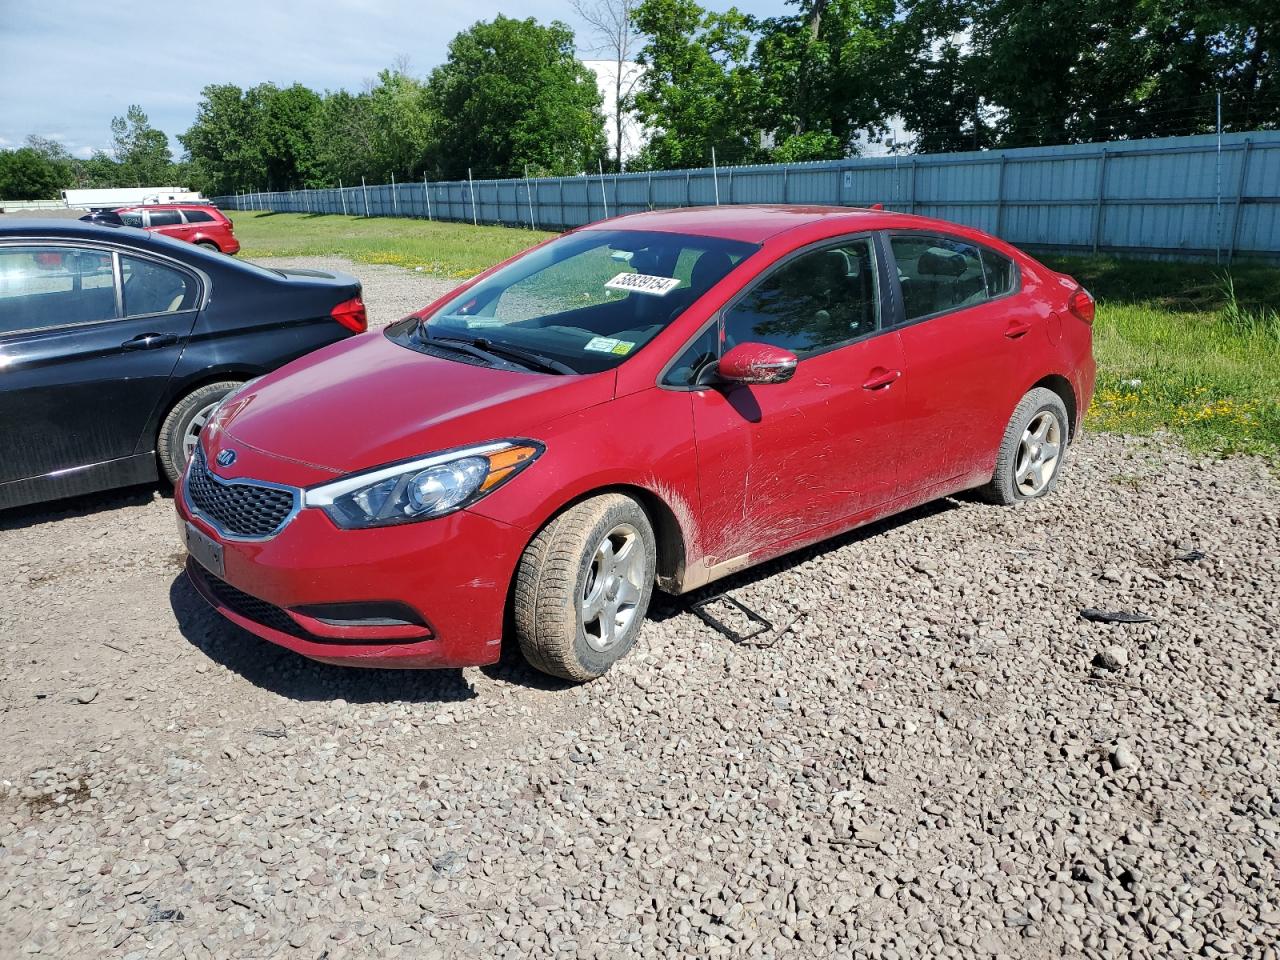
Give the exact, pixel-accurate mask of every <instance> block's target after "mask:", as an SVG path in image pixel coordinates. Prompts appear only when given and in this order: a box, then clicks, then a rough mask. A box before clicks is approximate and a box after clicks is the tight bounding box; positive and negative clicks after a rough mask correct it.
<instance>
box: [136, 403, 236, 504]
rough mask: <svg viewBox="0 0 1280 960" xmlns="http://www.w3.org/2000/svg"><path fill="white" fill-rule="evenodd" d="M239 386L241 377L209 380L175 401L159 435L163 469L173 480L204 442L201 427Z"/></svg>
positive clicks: (176, 479) (158, 450)
mask: <svg viewBox="0 0 1280 960" xmlns="http://www.w3.org/2000/svg"><path fill="white" fill-rule="evenodd" d="M239 386H240V382H239V381H238V380H223V381H221V382H219V383H207V384H205V385H204V386H203V387H200V388H199V389H196V390H193V391H191V392H190V393H188V394H187V395H186V396H185V397H183V398H182V399H181V400H179V401H178V402H177V403H175V404H174V405H173V409H172V410H170V411H169V415H168V416H167V417H165V418H164V423H163V424H161V426H160V436H159V437H157V438H156V456H157V458H159V460H160V469H161V470H162V471H164V475H165V476H166V477H167V478H168V479H169V482H170V483H177V482H178V477H180V476H182V468H183V467H185V466H186V465H187V460H188V459H190V457H191V454H192V453H194V452H195V449H196V444H197V443H199V442H200V431H201V430H203V429H204V425H205V423H206V421H208V419H209V416H210V415H211V414H212V413H213V411H214V408H215V407H217V405H218V404H219V403H221V402H222V399H223V398H224V397H225V396H226V395H227V394H228V393H230V392H231V391H232V390H235V389H236V388H237V387H239Z"/></svg>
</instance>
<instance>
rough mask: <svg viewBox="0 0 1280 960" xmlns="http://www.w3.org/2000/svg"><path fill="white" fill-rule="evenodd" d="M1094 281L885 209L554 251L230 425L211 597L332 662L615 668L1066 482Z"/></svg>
mask: <svg viewBox="0 0 1280 960" xmlns="http://www.w3.org/2000/svg"><path fill="white" fill-rule="evenodd" d="M1093 315H1094V306H1093V301H1092V300H1091V299H1090V297H1089V294H1088V293H1087V292H1086V291H1085V290H1083V289H1082V288H1081V287H1080V285H1079V284H1078V283H1076V282H1075V281H1074V280H1072V279H1071V278H1070V277H1067V276H1064V275H1063V274H1060V273H1056V272H1054V271H1053V270H1050V269H1048V268H1047V267H1045V266H1043V265H1042V264H1040V263H1038V262H1036V261H1035V260H1034V259H1032V258H1031V257H1029V256H1027V255H1026V254H1024V253H1022V252H1021V251H1019V250H1016V249H1014V248H1013V247H1011V246H1009V245H1008V244H1006V243H1004V242H1002V241H1000V240H998V239H996V238H994V237H991V236H988V235H986V234H983V233H980V232H978V231H975V230H971V229H969V228H966V227H961V226H957V225H955V224H951V223H945V222H941V221H937V220H927V219H923V218H920V217H915V216H905V215H900V214H892V213H886V212H884V211H880V210H854V209H849V208H805V207H745V206H732V207H718V208H713V209H684V210H672V211H665V212H657V213H645V214H640V215H636V216H627V217H622V218H619V219H615V220H610V221H606V222H603V223H599V224H596V225H593V226H591V227H588V228H584V229H581V230H577V231H574V232H571V233H568V234H566V235H564V236H561V237H559V238H557V239H554V240H551V241H549V242H547V243H545V244H542V245H541V246H539V247H536V248H534V249H532V250H530V251H527V252H525V253H524V254H522V255H520V256H517V257H515V258H513V259H512V260H509V261H507V262H506V263H504V264H501V265H499V266H498V267H496V268H494V269H493V270H490V271H489V272H487V273H485V274H483V275H481V276H479V277H477V278H476V279H474V280H472V281H471V282H469V283H467V284H466V285H464V286H462V287H460V288H459V289H458V290H457V291H455V292H454V293H452V294H450V295H448V296H446V297H445V298H443V299H442V300H440V301H438V302H436V303H434V304H432V305H431V306H429V307H427V308H426V309H424V310H422V311H420V312H419V313H417V314H414V315H411V316H409V317H406V318H405V319H404V320H403V321H401V322H399V323H396V324H394V325H392V326H391V327H389V328H387V329H386V330H384V331H379V332H374V333H367V334H365V335H364V336H361V337H357V338H354V339H352V340H350V341H347V342H344V343H339V344H335V345H333V346H330V347H327V348H324V349H322V350H320V351H317V352H316V353H314V354H312V355H310V356H308V357H305V358H303V359H302V360H299V361H297V362H295V363H293V364H291V365H289V366H288V367H285V368H284V369H282V370H280V371H277V372H276V373H273V374H269V375H267V376H265V377H263V378H262V379H260V380H257V381H255V382H254V383H252V384H250V385H247V386H246V387H245V388H243V389H242V390H240V391H239V392H237V393H235V394H234V395H232V396H231V397H229V398H228V399H227V400H226V401H225V402H224V403H223V404H222V406H221V407H220V408H219V409H218V410H216V411H215V412H214V413H213V415H212V416H211V418H210V420H209V424H208V426H207V427H206V429H205V431H204V433H203V434H202V435H201V437H200V441H199V445H198V449H197V451H196V453H195V455H194V456H193V458H192V460H191V463H190V465H189V467H188V469H187V472H186V475H185V478H184V480H183V482H182V484H181V487H180V491H179V496H178V497H176V502H177V510H178V514H179V518H180V523H179V528H180V532H181V535H182V537H183V538H184V542H185V544H186V547H187V550H188V552H189V555H190V558H189V563H188V570H189V572H190V575H191V578H192V580H193V582H194V583H195V585H196V587H197V589H198V590H199V591H200V592H201V593H202V594H203V595H204V597H205V598H206V599H207V600H208V601H209V602H210V603H211V604H213V605H214V606H215V607H216V608H217V609H218V610H219V611H220V612H221V613H222V614H223V615H224V616H226V617H227V618H228V619H229V620H231V621H233V622H234V623H236V624H239V625H240V626H241V627H244V628H245V629H247V630H249V631H251V632H253V633H255V634H257V635H258V636H259V637H262V638H264V639H266V640H269V641H271V642H273V643H276V644H280V645H282V646H285V647H288V648H289V649H291V650H295V651H297V652H299V653H301V654H304V655H305V656H308V657H312V658H314V659H317V660H323V661H328V662H332V663H340V664H352V665H367V666H403V667H445V666H452V667H458V666H468V665H479V664H484V663H489V662H492V661H494V660H495V659H497V657H498V655H499V650H500V647H501V645H502V642H503V639H504V631H505V632H509V633H511V634H513V637H512V639H513V640H514V642H516V643H518V644H519V646H520V648H521V649H522V650H523V652H524V655H525V656H526V657H527V658H528V660H529V661H530V662H531V663H532V664H533V665H534V666H535V667H537V668H538V669H540V670H544V671H546V672H548V673H551V674H554V675H557V676H560V677H565V678H569V679H572V680H579V681H581V680H588V679H590V678H593V677H597V676H599V675H600V674H602V673H604V672H605V671H606V670H607V669H608V668H609V667H610V665H611V664H613V663H614V662H615V661H617V659H618V658H619V657H621V656H622V655H623V654H625V653H626V652H627V651H628V650H629V649H630V648H631V647H632V645H633V644H634V643H635V641H636V636H637V634H638V632H639V630H640V628H641V623H642V621H643V619H644V616H645V611H646V608H647V607H648V605H649V600H650V597H651V596H652V592H653V590H654V589H655V587H657V588H660V589H662V590H665V591H668V592H670V593H673V594H679V593H683V592H686V591H689V590H693V589H695V588H698V587H702V586H704V585H706V584H708V583H711V582H712V581H714V580H716V579H718V578H720V577H723V576H725V575H726V574H731V573H734V572H737V571H739V570H742V569H744V568H746V567H750V566H752V565H753V564H757V563H760V562H761V561H764V560H768V559H770V558H772V557H776V556H778V555H780V554H783V553H786V552H788V551H791V550H795V549H797V548H799V547H803V546H806V545H808V544H813V543H815V542H817V541H820V540H823V539H824V538H827V537H831V536H833V535H835V534H839V533H841V532H843V531H847V530H849V529H851V528H853V527H857V526H859V525H861V524H865V523H868V522H870V521H873V520H875V519H877V518H880V517H884V516H886V515H888V514H892V513H896V512H898V511H901V510H906V509H909V508H911V507H914V506H916V505H918V504H921V503H924V502H925V501H929V500H933V499H935V498H938V497H942V496H946V495H948V494H953V493H956V492H958V491H961V490H966V489H970V488H978V489H980V490H982V491H983V493H984V494H985V495H986V496H987V497H988V498H989V499H990V500H992V501H994V502H996V503H1000V504H1007V505H1014V504H1019V503H1024V502H1026V501H1029V500H1033V499H1035V498H1037V497H1043V496H1044V495H1045V494H1047V493H1049V492H1050V491H1051V490H1052V489H1053V487H1054V484H1055V481H1056V479H1057V477H1058V475H1059V473H1060V472H1061V469H1062V465H1063V463H1064V459H1065V457H1066V454H1067V450H1068V445H1069V443H1070V442H1071V440H1072V439H1073V437H1075V436H1076V435H1077V434H1078V432H1079V429H1080V420H1081V417H1082V415H1083V413H1084V410H1085V408H1086V407H1087V406H1088V404H1089V399H1090V395H1091V393H1092V390H1093V380H1094V361H1093V356H1092V332H1091V323H1092V320H1093Z"/></svg>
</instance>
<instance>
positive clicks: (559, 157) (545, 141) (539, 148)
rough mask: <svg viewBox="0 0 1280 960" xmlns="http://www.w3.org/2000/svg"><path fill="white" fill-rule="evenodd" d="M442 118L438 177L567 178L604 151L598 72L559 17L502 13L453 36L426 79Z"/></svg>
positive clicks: (437, 148) (436, 160) (436, 161)
mask: <svg viewBox="0 0 1280 960" xmlns="http://www.w3.org/2000/svg"><path fill="white" fill-rule="evenodd" d="M428 88H429V90H430V97H431V103H432V105H433V107H434V109H435V111H436V112H437V113H438V115H439V118H440V119H439V138H438V140H437V141H436V143H435V145H434V147H433V149H432V154H431V155H432V159H433V161H434V162H433V166H434V168H435V170H436V171H437V173H438V174H439V175H440V176H444V177H453V178H462V177H465V176H466V175H467V170H468V168H470V169H472V170H473V171H474V172H475V173H476V174H477V175H481V176H489V177H510V176H522V175H523V174H524V171H525V168H526V165H527V167H528V169H529V172H530V173H536V174H543V175H550V176H560V175H566V174H574V173H580V172H582V171H583V170H586V169H593V168H594V167H595V166H596V163H597V161H598V160H599V159H600V158H601V157H602V156H603V154H604V152H605V137H604V117H603V116H602V115H601V112H600V92H599V90H598V89H597V87H596V81H595V77H594V75H593V74H592V73H591V71H589V70H588V69H587V68H586V67H584V66H583V65H582V64H581V63H579V62H578V60H577V59H576V58H575V57H574V38H573V31H572V30H570V29H569V28H568V27H567V26H565V25H564V24H563V23H560V22H558V21H556V22H554V23H552V24H551V25H550V26H543V25H541V24H539V23H538V22H537V21H535V20H533V19H532V18H531V19H527V20H513V19H511V18H509V17H503V16H499V17H497V18H496V19H494V20H493V21H492V22H491V23H477V24H476V25H475V26H473V27H471V29H469V30H465V31H463V32H462V33H460V34H458V35H457V36H456V37H454V38H453V41H452V42H451V43H450V44H449V56H448V59H447V61H446V62H445V63H444V64H442V65H441V66H439V67H437V68H436V69H435V70H434V71H433V72H432V74H431V78H430V80H429V81H428Z"/></svg>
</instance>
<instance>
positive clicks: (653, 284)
mask: <svg viewBox="0 0 1280 960" xmlns="http://www.w3.org/2000/svg"><path fill="white" fill-rule="evenodd" d="M678 286H680V278H679V277H654V276H650V275H649V274H647V273H620V274H618V275H617V276H616V277H614V278H613V279H612V280H610V281H609V282H608V283H606V284H605V285H604V288H605V289H606V290H622V291H625V292H627V293H631V292H635V293H647V294H649V295H650V296H654V297H665V296H666V295H667V294H668V293H670V292H671V291H672V290H674V289H675V288H676V287H678Z"/></svg>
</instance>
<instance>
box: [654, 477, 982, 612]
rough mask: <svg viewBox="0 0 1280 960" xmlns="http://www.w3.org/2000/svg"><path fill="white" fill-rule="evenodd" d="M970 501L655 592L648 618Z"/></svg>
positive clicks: (930, 507) (919, 511)
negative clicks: (701, 582) (708, 580)
mask: <svg viewBox="0 0 1280 960" xmlns="http://www.w3.org/2000/svg"><path fill="white" fill-rule="evenodd" d="M967 500H968V498H967V497H965V496H964V495H963V494H960V495H957V496H954V497H944V498H943V499H941V500H934V501H932V502H930V503H926V504H924V505H923V506H919V507H916V508H915V509H914V510H908V511H906V512H905V513H899V514H895V515H894V516H892V517H885V518H884V519H883V520H877V521H876V522H875V523H871V524H868V525H867V526H865V527H859V528H858V529H857V530H851V531H849V532H848V533H845V534H842V535H840V536H838V537H833V538H831V539H830V540H823V541H822V542H821V543H816V544H814V545H813V546H811V547H805V548H804V549H803V550H797V551H796V552H794V553H788V554H787V555H785V556H782V557H779V558H778V559H777V560H770V561H769V562H768V563H763V564H761V565H760V566H758V567H752V568H750V569H749V570H745V571H743V572H742V573H737V574H734V575H733V576H729V577H725V578H724V579H723V580H717V581H716V582H715V583H712V584H710V585H708V586H706V587H703V588H702V589H700V590H694V591H692V592H690V593H686V594H684V595H683V596H679V597H673V596H670V595H668V594H665V593H660V592H655V593H654V595H653V602H652V604H651V605H650V607H649V614H648V618H649V619H650V620H653V621H656V622H658V623H661V622H662V621H664V620H670V619H671V618H672V617H676V616H679V615H680V614H682V613H688V612H689V607H690V606H691V605H692V604H695V603H697V602H698V601H699V600H705V599H707V598H708V597H714V596H716V595H717V594H721V593H731V592H733V591H734V590H738V589H741V588H742V587H749V586H751V585H752V584H756V583H759V582H760V581H761V580H768V579H769V578H770V577H773V576H776V575H777V574H779V573H785V572H786V571H788V570H790V569H792V568H793V567H798V566H799V565H800V564H802V563H807V562H808V561H810V560H813V559H814V558H815V557H821V556H825V555H826V554H828V553H831V552H832V551H833V550H839V549H840V548H841V547H847V546H849V545H850V544H852V543H859V542H861V541H863V540H869V539H871V538H872V537H876V536H879V535H880V534H882V533H887V532H888V531H890V530H896V529H898V528H899V527H905V526H907V525H908V524H911V523H915V522H917V521H919V520H927V519H929V518H930V517H936V516H938V515H939V514H943V513H947V512H948V511H951V510H955V509H957V508H958V507H959V506H960V504H961V502H967Z"/></svg>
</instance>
